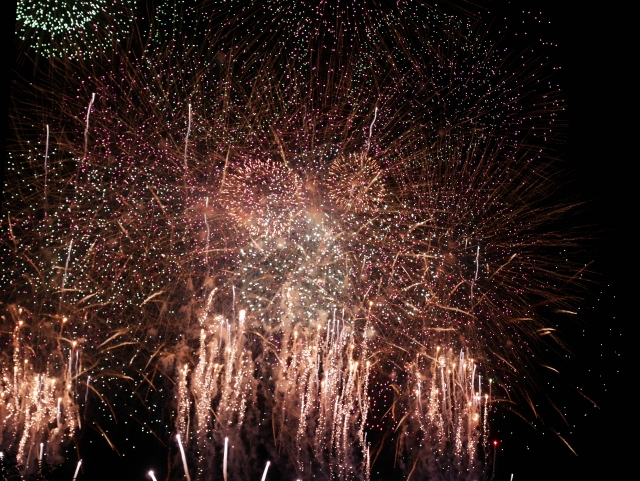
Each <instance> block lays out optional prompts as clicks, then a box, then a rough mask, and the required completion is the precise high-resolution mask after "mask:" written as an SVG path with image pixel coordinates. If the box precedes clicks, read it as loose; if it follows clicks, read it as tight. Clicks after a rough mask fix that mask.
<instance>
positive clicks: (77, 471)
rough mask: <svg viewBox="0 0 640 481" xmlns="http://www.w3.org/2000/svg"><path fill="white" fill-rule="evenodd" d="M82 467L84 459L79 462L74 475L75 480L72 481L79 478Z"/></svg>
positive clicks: (74, 480)
mask: <svg viewBox="0 0 640 481" xmlns="http://www.w3.org/2000/svg"><path fill="white" fill-rule="evenodd" d="M81 465H82V459H81V460H80V461H78V465H77V466H76V470H75V472H74V473H73V479H72V481H76V478H77V477H78V473H79V472H80V466H81Z"/></svg>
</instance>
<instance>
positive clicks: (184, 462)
mask: <svg viewBox="0 0 640 481" xmlns="http://www.w3.org/2000/svg"><path fill="white" fill-rule="evenodd" d="M176 441H178V447H179V448H180V456H181V457H182V467H183V468H184V477H185V478H187V481H191V476H189V468H188V467H187V456H186V455H185V453H184V447H183V446H182V441H181V440H180V435H179V434H176Z"/></svg>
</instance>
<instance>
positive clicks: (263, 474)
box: [262, 461, 271, 481]
mask: <svg viewBox="0 0 640 481" xmlns="http://www.w3.org/2000/svg"><path fill="white" fill-rule="evenodd" d="M270 465H271V461H267V465H266V466H265V467H264V473H262V481H265V480H266V479H267V471H268V470H269V466H270Z"/></svg>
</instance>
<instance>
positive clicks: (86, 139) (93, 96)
mask: <svg viewBox="0 0 640 481" xmlns="http://www.w3.org/2000/svg"><path fill="white" fill-rule="evenodd" d="M95 99H96V94H95V93H92V94H91V101H90V102H89V107H87V118H86V121H85V127H84V154H83V155H82V161H83V162H84V161H86V160H87V147H88V145H89V115H91V108H92V107H93V102H94V100H95ZM48 132H49V129H48V128H47V133H48Z"/></svg>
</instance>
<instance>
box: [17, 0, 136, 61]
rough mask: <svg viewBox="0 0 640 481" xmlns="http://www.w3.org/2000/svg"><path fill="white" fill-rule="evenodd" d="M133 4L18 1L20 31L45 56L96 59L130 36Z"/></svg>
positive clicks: (63, 0) (72, 0) (21, 36)
mask: <svg viewBox="0 0 640 481" xmlns="http://www.w3.org/2000/svg"><path fill="white" fill-rule="evenodd" d="M133 5H134V2H133V1H131V0H124V1H119V0H118V1H105V0H101V1H97V2H96V1H91V2H89V1H85V0H66V1H65V0H60V1H57V0H56V1H52V0H19V1H18V6H17V11H16V14H17V15H16V16H17V32H18V35H19V36H20V38H21V39H22V40H23V41H24V42H25V43H26V44H27V45H28V46H29V47H31V48H33V49H34V50H35V51H37V52H38V53H39V54H41V55H43V56H45V57H63V58H66V59H87V58H95V57H97V56H99V55H100V52H102V51H103V50H105V49H110V48H111V47H112V44H113V43H114V42H117V41H118V40H121V39H122V38H124V37H125V36H126V35H127V34H128V33H129V31H130V27H131V22H132V21H133V10H132V8H133Z"/></svg>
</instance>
